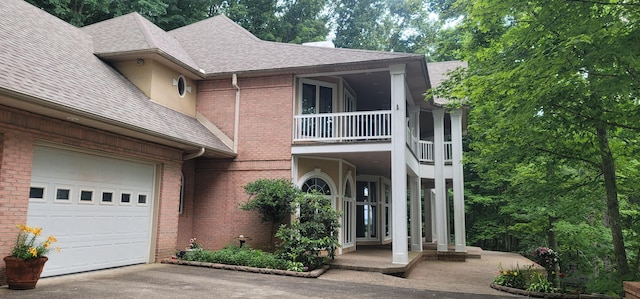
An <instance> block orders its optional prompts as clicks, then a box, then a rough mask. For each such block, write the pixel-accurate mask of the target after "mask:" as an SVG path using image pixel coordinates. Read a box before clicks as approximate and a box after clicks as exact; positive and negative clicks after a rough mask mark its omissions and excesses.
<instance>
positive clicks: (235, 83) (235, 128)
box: [231, 73, 240, 154]
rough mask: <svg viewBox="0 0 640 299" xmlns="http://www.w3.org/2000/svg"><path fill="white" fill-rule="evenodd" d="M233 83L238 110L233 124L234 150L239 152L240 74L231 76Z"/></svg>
mask: <svg viewBox="0 0 640 299" xmlns="http://www.w3.org/2000/svg"><path fill="white" fill-rule="evenodd" d="M231 85H233V88H235V89H236V111H235V119H234V124H233V152H234V153H236V154H237V153H238V126H240V86H238V76H237V75H236V74H235V73H234V74H233V75H232V76H231Z"/></svg>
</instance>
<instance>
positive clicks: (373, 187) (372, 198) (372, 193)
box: [369, 182, 378, 202]
mask: <svg viewBox="0 0 640 299" xmlns="http://www.w3.org/2000/svg"><path fill="white" fill-rule="evenodd" d="M370 184H371V190H369V201H370V202H376V192H377V190H378V189H377V188H376V183H374V182H371V183H370Z"/></svg>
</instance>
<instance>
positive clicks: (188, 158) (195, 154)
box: [182, 147, 204, 161]
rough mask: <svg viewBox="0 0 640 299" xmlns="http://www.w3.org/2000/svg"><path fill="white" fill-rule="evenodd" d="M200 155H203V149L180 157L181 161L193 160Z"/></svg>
mask: <svg viewBox="0 0 640 299" xmlns="http://www.w3.org/2000/svg"><path fill="white" fill-rule="evenodd" d="M202 155H204V147H201V148H200V150H199V151H198V152H197V153H193V154H188V155H186V156H184V157H182V161H187V160H191V159H195V158H197V157H200V156H202Z"/></svg>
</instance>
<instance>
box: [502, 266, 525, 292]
mask: <svg viewBox="0 0 640 299" xmlns="http://www.w3.org/2000/svg"><path fill="white" fill-rule="evenodd" d="M530 268H531V267H529V269H530ZM499 269H500V274H498V276H497V277H496V278H494V279H493V283H495V284H497V285H501V286H505V287H510V288H516V289H525V287H526V286H527V285H526V280H525V277H526V276H527V275H524V273H523V272H525V271H521V270H520V266H516V268H515V269H511V270H505V269H503V268H502V265H500V266H499ZM529 269H525V270H529Z"/></svg>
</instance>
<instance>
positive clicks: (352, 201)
mask: <svg viewBox="0 0 640 299" xmlns="http://www.w3.org/2000/svg"><path fill="white" fill-rule="evenodd" d="M347 184H351V194H350V195H349V197H345V196H344V195H345V194H344V192H342V193H343V194H342V201H343V203H342V205H343V207H342V213H343V214H344V213H345V205H344V202H345V201H348V202H349V203H350V204H351V213H350V215H349V219H350V220H351V223H346V224H350V225H349V230H350V231H351V242H348V243H345V242H344V236H346V233H345V232H344V228H345V227H346V224H345V222H344V217H343V218H342V219H343V221H342V229H341V230H340V231H341V239H340V244H341V245H342V248H350V247H353V246H356V219H355V218H356V181H355V180H354V179H353V176H352V175H351V172H350V171H349V172H348V173H347V174H346V175H345V176H344V183H343V187H342V188H343V191H344V190H346V187H347ZM347 199H348V200H347Z"/></svg>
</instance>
